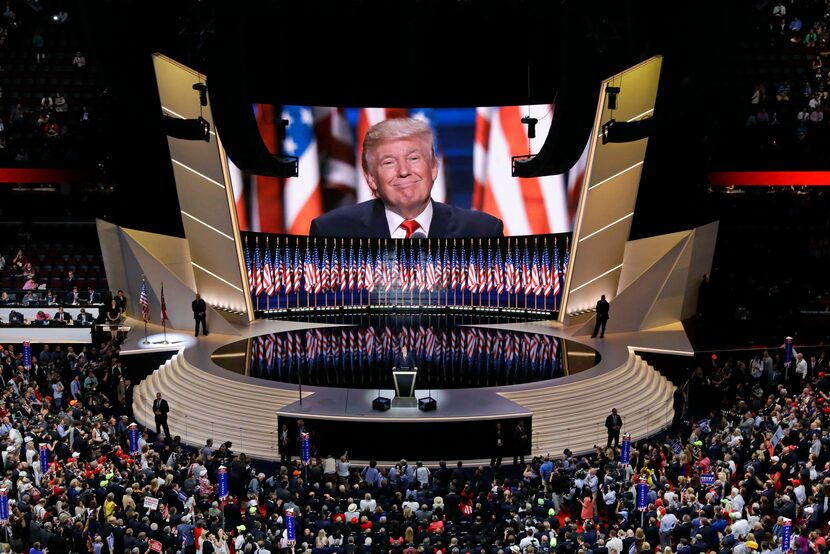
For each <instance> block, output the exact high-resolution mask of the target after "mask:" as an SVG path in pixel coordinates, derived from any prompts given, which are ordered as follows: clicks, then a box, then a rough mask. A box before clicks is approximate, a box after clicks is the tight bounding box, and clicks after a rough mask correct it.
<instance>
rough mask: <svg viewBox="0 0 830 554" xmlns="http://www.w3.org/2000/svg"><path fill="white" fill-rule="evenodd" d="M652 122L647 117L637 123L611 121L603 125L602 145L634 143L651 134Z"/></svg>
mask: <svg viewBox="0 0 830 554" xmlns="http://www.w3.org/2000/svg"><path fill="white" fill-rule="evenodd" d="M651 125H652V121H651V118H650V117H646V118H643V119H640V120H637V121H630V122H627V121H616V120H614V119H609V120H608V122H607V123H603V125H602V144H608V143H609V142H634V141H635V140H640V139H644V138H646V137H648V136H649V134H651Z"/></svg>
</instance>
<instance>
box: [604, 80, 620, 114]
mask: <svg viewBox="0 0 830 554" xmlns="http://www.w3.org/2000/svg"><path fill="white" fill-rule="evenodd" d="M619 93H620V87H612V86H611V85H608V86H606V87H605V94H607V95H608V109H609V110H616V109H617V95H618V94H619Z"/></svg>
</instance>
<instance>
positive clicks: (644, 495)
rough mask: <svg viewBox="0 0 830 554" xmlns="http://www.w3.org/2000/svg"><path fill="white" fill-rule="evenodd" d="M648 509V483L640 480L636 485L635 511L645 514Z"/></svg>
mask: <svg viewBox="0 0 830 554" xmlns="http://www.w3.org/2000/svg"><path fill="white" fill-rule="evenodd" d="M647 507H648V483H646V480H645V479H640V482H639V483H638V484H637V509H638V510H640V511H641V512H645V511H646V508H647Z"/></svg>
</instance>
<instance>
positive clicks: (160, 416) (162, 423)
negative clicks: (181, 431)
mask: <svg viewBox="0 0 830 554" xmlns="http://www.w3.org/2000/svg"><path fill="white" fill-rule="evenodd" d="M169 412H170V406H168V405H167V400H165V399H164V398H162V397H161V393H160V392H157V393H156V399H155V400H154V401H153V414H155V416H156V418H155V419H156V435H159V434H161V429H162V428H164V438H165V439H168V440H169V439H170V427H169V426H168V425H167V414H168V413H169Z"/></svg>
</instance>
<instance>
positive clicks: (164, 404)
mask: <svg viewBox="0 0 830 554" xmlns="http://www.w3.org/2000/svg"><path fill="white" fill-rule="evenodd" d="M156 402H158V403H159V404H158V408H156ZM156 409H158V411H160V412H161V416H162V417H166V416H167V413H168V412H169V411H170V406H168V405H167V400H165V399H164V398H162V399H161V400H156V399H153V411H156Z"/></svg>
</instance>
